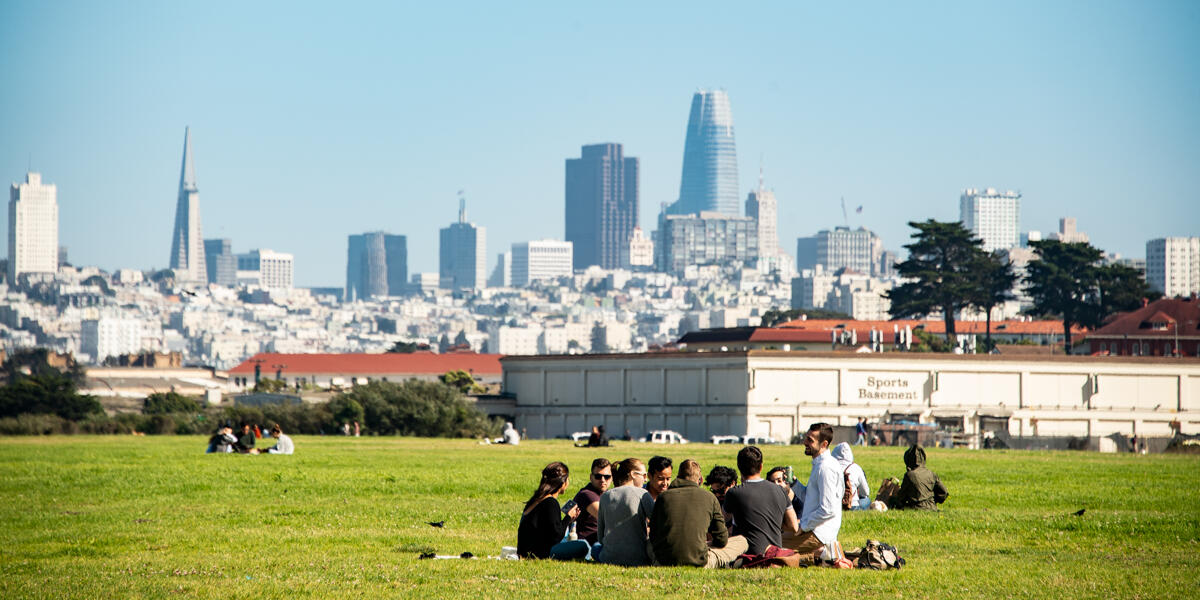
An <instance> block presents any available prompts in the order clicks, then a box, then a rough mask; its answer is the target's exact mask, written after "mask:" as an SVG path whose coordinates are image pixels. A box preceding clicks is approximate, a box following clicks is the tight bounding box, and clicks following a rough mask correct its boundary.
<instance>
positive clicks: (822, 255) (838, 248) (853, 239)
mask: <svg viewBox="0 0 1200 600" xmlns="http://www.w3.org/2000/svg"><path fill="white" fill-rule="evenodd" d="M883 253H884V250H883V241H882V240H881V239H879V236H877V235H875V233H874V232H873V231H871V230H869V229H866V228H864V227H859V228H858V229H850V228H849V227H834V228H833V231H830V230H828V229H823V230H821V231H818V232H817V235H815V236H812V237H807V238H799V239H798V240H796V269H797V270H804V269H813V268H815V267H816V266H817V265H820V266H821V268H823V269H824V270H825V271H826V272H827V273H836V272H837V271H839V270H841V269H848V270H851V271H855V272H857V273H861V274H863V275H872V276H882V274H881V265H880V258H881V257H882V256H883Z"/></svg>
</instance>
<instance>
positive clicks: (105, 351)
mask: <svg viewBox="0 0 1200 600" xmlns="http://www.w3.org/2000/svg"><path fill="white" fill-rule="evenodd" d="M79 333H80V342H81V343H80V350H81V351H82V352H83V353H84V354H86V355H88V356H89V357H91V359H92V361H93V362H95V363H96V364H100V363H102V362H104V359H106V358H108V357H110V356H120V355H122V354H133V353H136V352H141V351H142V323H141V321H138V320H137V319H118V318H113V317H100V318H99V319H87V320H85V321H83V323H82V324H81V325H80V332H79Z"/></svg>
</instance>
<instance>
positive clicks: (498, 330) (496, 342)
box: [488, 326, 542, 356]
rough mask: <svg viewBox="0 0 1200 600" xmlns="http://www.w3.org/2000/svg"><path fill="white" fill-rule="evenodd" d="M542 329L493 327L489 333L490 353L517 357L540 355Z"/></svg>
mask: <svg viewBox="0 0 1200 600" xmlns="http://www.w3.org/2000/svg"><path fill="white" fill-rule="evenodd" d="M541 334H542V328H541V327H508V326H499V327H492V328H491V330H490V331H488V353H490V354H505V355H517V356H532V355H535V354H538V340H539V338H540V337H541Z"/></svg>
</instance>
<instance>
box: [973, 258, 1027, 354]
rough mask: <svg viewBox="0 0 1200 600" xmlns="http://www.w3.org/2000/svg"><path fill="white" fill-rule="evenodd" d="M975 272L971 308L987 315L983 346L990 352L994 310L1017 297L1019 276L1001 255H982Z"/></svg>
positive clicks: (974, 268)
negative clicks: (1015, 290) (1015, 289)
mask: <svg viewBox="0 0 1200 600" xmlns="http://www.w3.org/2000/svg"><path fill="white" fill-rule="evenodd" d="M973 270H974V272H975V277H976V285H975V289H974V293H972V294H971V306H974V307H975V308H978V309H979V310H982V311H984V312H985V313H986V314H987V334H986V336H985V337H984V342H983V344H984V346H986V347H987V349H988V350H989V351H990V350H991V349H992V309H993V308H996V307H997V306H999V305H1001V304H1004V303H1005V302H1007V301H1009V300H1012V299H1013V298H1014V297H1015V296H1014V295H1013V285H1015V284H1016V282H1017V274H1016V273H1014V272H1013V267H1012V262H1010V261H1009V260H1008V259H1006V258H1004V257H1002V256H1001V255H1000V254H999V253H992V254H983V255H981V256H980V257H979V262H978V264H977V265H976V266H975V267H973Z"/></svg>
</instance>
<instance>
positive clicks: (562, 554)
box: [517, 462, 588, 560]
mask: <svg viewBox="0 0 1200 600" xmlns="http://www.w3.org/2000/svg"><path fill="white" fill-rule="evenodd" d="M570 484H571V477H570V471H569V470H568V469H567V465H565V464H563V463H561V462H552V463H550V464H548V465H546V468H544V469H542V481H541V482H540V483H539V484H538V487H537V489H536V490H534V491H533V495H532V496H530V497H529V501H528V502H526V503H525V510H524V512H522V513H521V524H520V525H519V526H518V527H517V556H519V557H521V558H556V559H560V560H568V559H572V558H583V557H584V556H587V551H588V547H587V542H585V541H583V540H571V541H566V542H563V541H560V540H562V538H563V533H564V532H565V531H566V530H567V527H568V526H569V525H570V524H571V523H572V522H573V521H575V519H576V517H578V516H579V506H572V507H571V508H570V509H569V510H567V511H566V515H565V516H564V515H562V511H561V510H560V509H559V506H558V497H559V495H561V494H562V493H563V492H565V491H567V486H568V485H570ZM580 548H582V552H581V551H580Z"/></svg>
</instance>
